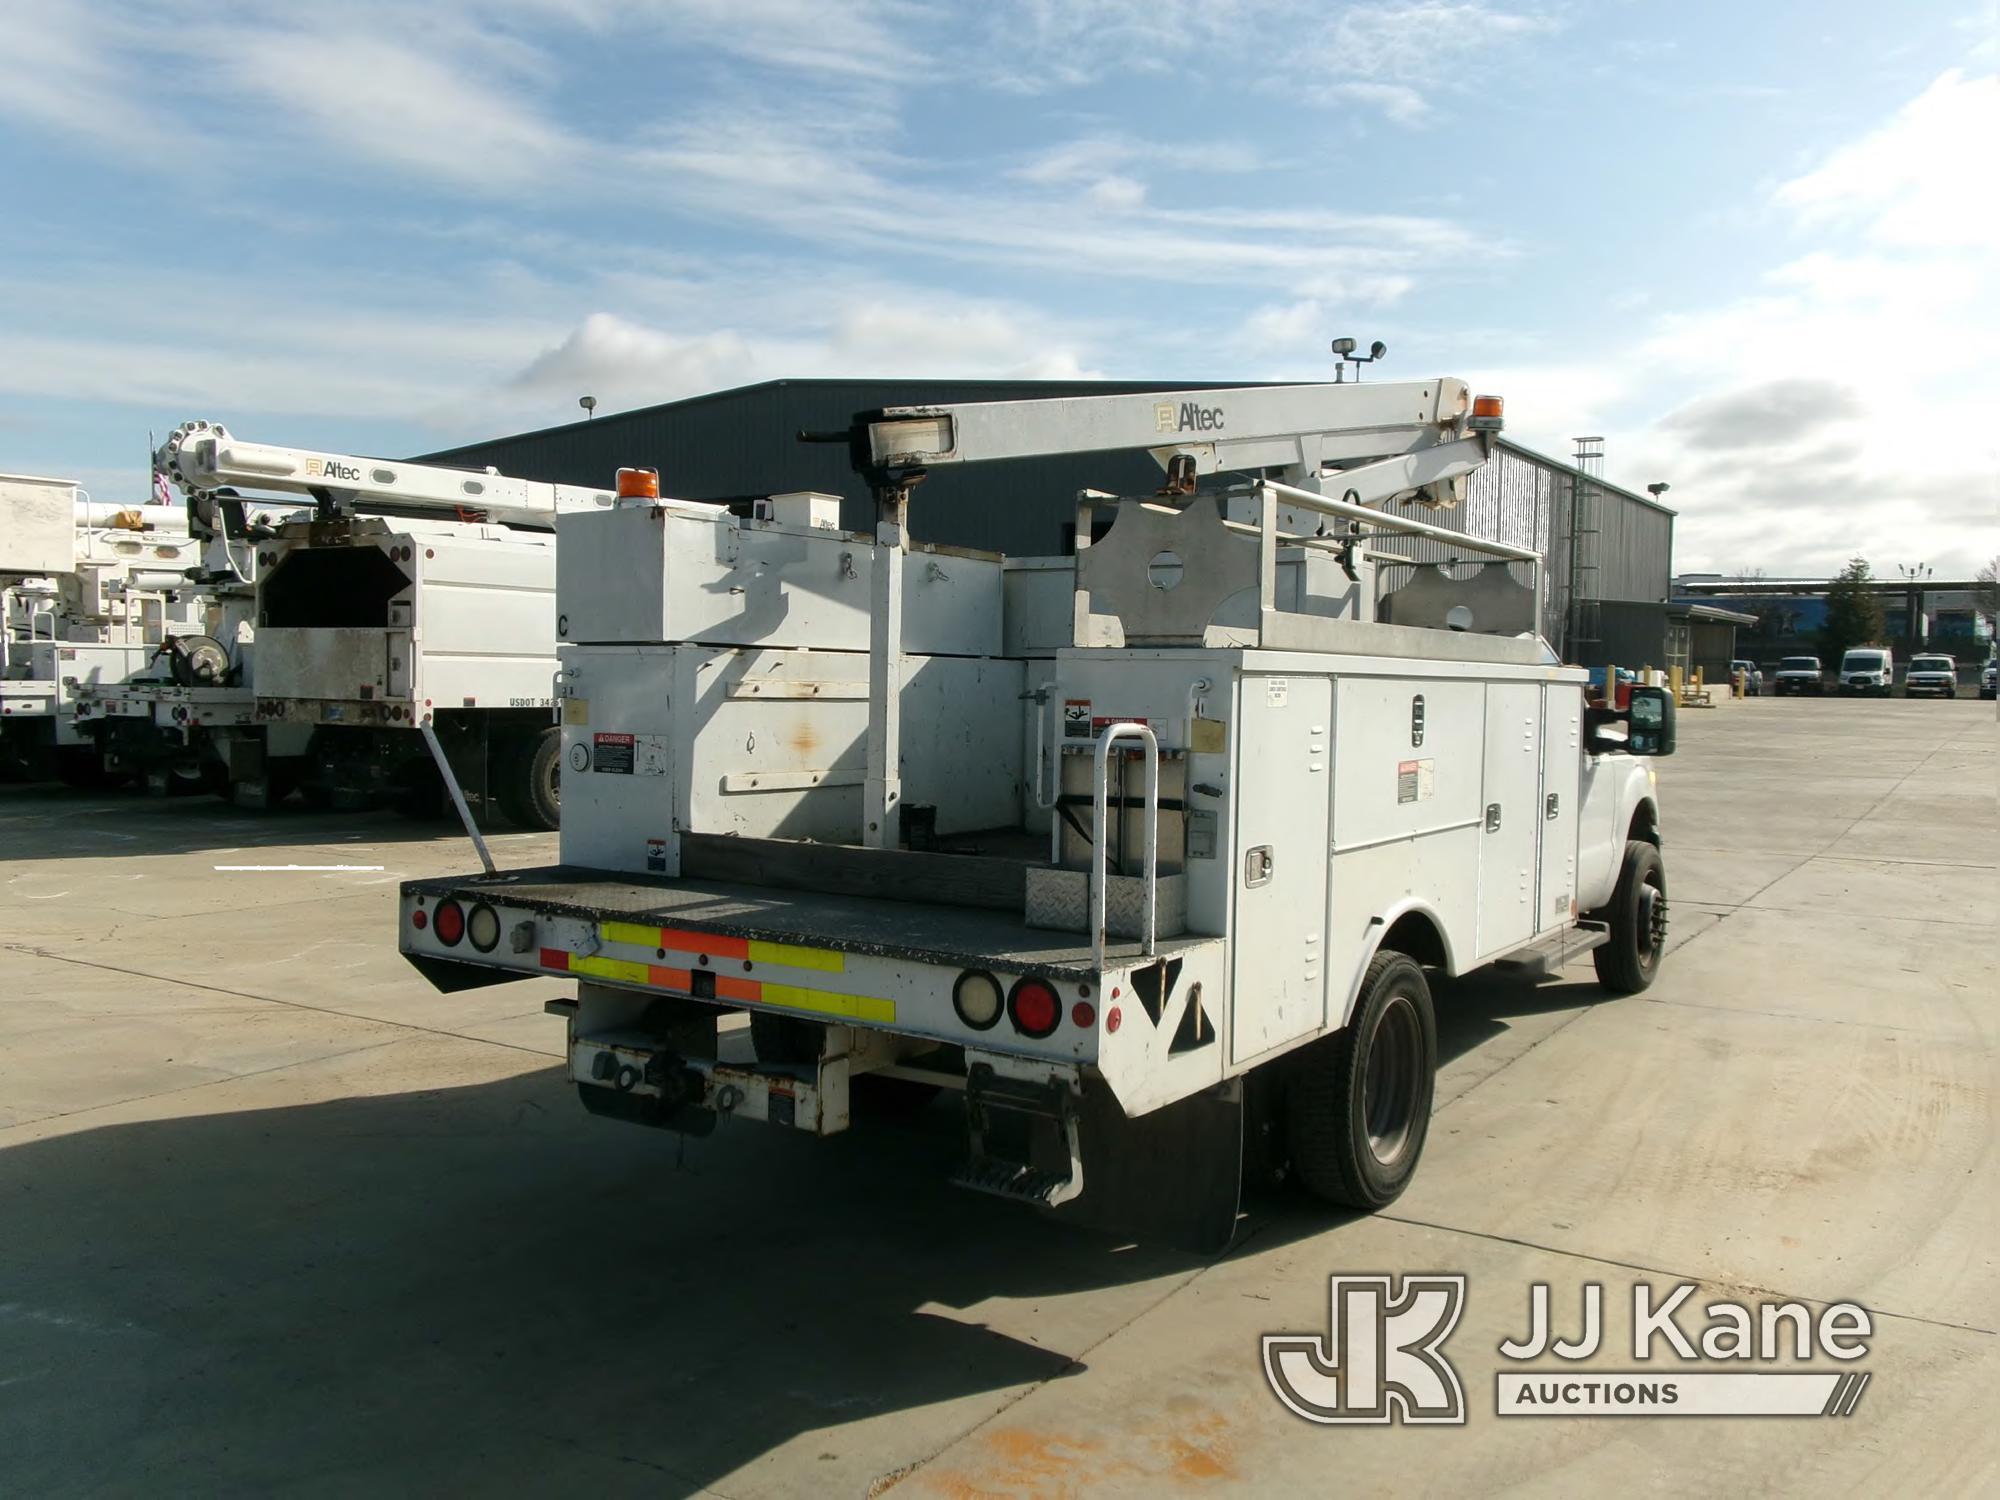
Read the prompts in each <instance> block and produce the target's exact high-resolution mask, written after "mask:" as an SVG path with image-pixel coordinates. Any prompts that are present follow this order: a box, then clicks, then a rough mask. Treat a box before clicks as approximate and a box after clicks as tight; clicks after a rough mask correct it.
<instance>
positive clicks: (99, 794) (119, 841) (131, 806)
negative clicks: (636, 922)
mask: <svg viewBox="0 0 2000 1500" xmlns="http://www.w3.org/2000/svg"><path fill="white" fill-rule="evenodd" d="M479 824H480V830H481V832H483V833H485V834H487V835H488V836H489V837H490V836H496V835H503V834H514V833H520V832H524V831H527V830H522V829H518V828H516V827H515V826H514V825H513V824H511V823H509V822H508V821H507V820H506V819H505V818H503V817H501V816H500V815H499V814H498V813H494V814H492V815H491V816H480V817H479ZM535 831H539V830H535ZM554 837H555V836H554V835H553V834H550V835H548V838H549V840H550V852H551V855H553V852H554ZM439 842H445V843H451V842H455V843H456V844H457V847H458V849H459V850H460V852H461V853H462V854H463V856H464V862H465V863H467V864H468V865H472V864H476V861H475V859H474V857H473V853H472V846H471V844H470V843H469V842H467V841H466V838H465V833H464V830H463V828H462V827H461V826H460V824H459V822H458V820H457V819H456V818H455V817H435V818H433V817H423V818H408V817H403V816H401V815H400V814H398V813H396V812H394V811H392V810H391V809H389V808H386V807H378V808H368V809H364V810H359V811H354V812H333V811H322V810H319V809H316V808H313V807H310V806H308V805H307V804H306V803H305V802H304V801H303V800H302V799H300V798H298V797H294V798H292V799H291V800H289V801H287V802H286V803H284V804H283V805H282V806H280V807H278V808H276V809H274V810H272V811H269V812H252V811H250V810H248V809H245V808H239V807H235V806H232V805H231V804H229V803H227V802H224V801H222V800H221V799H220V798H218V797H213V796H208V795H205V794H195V795H189V796H149V795H147V794H145V793H143V792H137V791H110V792H103V791H92V792H80V791H72V790H70V789H68V788H66V787H63V786H60V785H57V784H53V783H51V784H46V785H43V784H37V785H33V786H0V858H4V859H6V860H10V861H12V860H47V859H78V858H89V857H91V856H93V855H105V856H109V855H173V854H199V853H201V852H203V851H205V850H210V849H244V848H255V847H259V846H270V847H276V846H326V845H338V844H351V843H360V844H378V845H379V844H432V843H439Z"/></svg>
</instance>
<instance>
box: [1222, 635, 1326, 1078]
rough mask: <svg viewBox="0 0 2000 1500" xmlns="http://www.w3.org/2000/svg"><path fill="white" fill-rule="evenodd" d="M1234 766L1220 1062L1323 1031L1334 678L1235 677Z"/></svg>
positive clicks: (1239, 1060) (1254, 1054)
mask: <svg viewBox="0 0 2000 1500" xmlns="http://www.w3.org/2000/svg"><path fill="white" fill-rule="evenodd" d="M1242 694H1243V696H1242V706H1241V708H1240V709H1239V710H1238V714H1237V724H1238V739H1237V743H1238V747H1239V749H1238V759H1237V768H1236V838H1235V843H1234V852H1235V868H1234V870H1233V871H1232V877H1233V879H1234V880H1235V882H1236V921H1235V924H1234V933H1235V939H1236V942H1235V950H1234V951H1235V958H1234V962H1235V976H1234V980H1233V982H1232V984H1231V986H1230V1026H1229V1052H1230V1058H1231V1061H1232V1062H1234V1063H1242V1062H1246V1061H1248V1060H1249V1059H1250V1058H1253V1057H1257V1056H1259V1055H1261V1054H1263V1053H1265V1052H1268V1051H1270V1050H1271V1049H1272V1048H1273V1047H1276V1046H1279V1045H1281V1044H1283V1043H1285V1042H1289V1041H1291V1040H1292V1039H1294V1038H1295V1037H1301V1036H1305V1035H1307V1034H1309V1033H1311V1032H1314V1031H1317V1030H1319V1029H1320V1027H1321V1026H1323V1025H1325V1023H1326V941H1325V933H1324V931H1323V930H1322V928H1323V926H1324V924H1325V920H1326V874H1327V862H1328V857H1327V849H1328V839H1329V836H1330V830H1329V827H1328V817H1327V815H1328V810H1329V804H1330V802H1331V793H1330V792H1329V791H1328V787H1329V785H1330V784H1331V782H1332V780H1333V772H1332V768H1331V765H1330V764H1329V762H1330V755H1331V752H1330V746H1331V744H1332V729H1333V680H1332V679H1331V678H1328V677H1287V676H1281V675H1279V676H1264V675H1261V674H1260V675H1248V674H1246V675H1245V676H1244V678H1243V679H1242Z"/></svg>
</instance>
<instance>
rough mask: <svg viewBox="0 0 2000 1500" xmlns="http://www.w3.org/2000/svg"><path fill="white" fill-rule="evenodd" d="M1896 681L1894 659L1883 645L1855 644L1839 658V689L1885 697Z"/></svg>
mask: <svg viewBox="0 0 2000 1500" xmlns="http://www.w3.org/2000/svg"><path fill="white" fill-rule="evenodd" d="M1895 683H1896V659H1895V657H1894V655H1893V654H1892V653H1891V652H1890V651H1889V650H1888V648H1886V647H1883V646H1857V647H1855V648H1854V649H1853V650H1851V651H1849V652H1848V653H1847V654H1846V655H1845V656H1843V657H1841V659H1840V690H1841V692H1843V693H1872V694H1874V695H1876V696H1877V697H1882V698H1886V697H1888V696H1889V693H1890V691H1891V690H1892V689H1893V688H1894V686H1895Z"/></svg>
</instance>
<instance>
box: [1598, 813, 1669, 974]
mask: <svg viewBox="0 0 2000 1500" xmlns="http://www.w3.org/2000/svg"><path fill="white" fill-rule="evenodd" d="M1592 915H1593V916H1594V917H1596V918H1597V919H1598V920H1600V921H1603V922H1606V923H1608V924H1609V925H1610V928H1611V941H1610V942H1608V943H1605V944H1603V945H1602V946H1601V947H1597V948H1593V949H1591V950H1590V961H1591V963H1592V965H1594V966H1595V968H1596V969H1597V982H1598V983H1599V984H1601V985H1603V986H1604V987H1605V988H1606V989H1607V990H1609V991H1611V993H1612V994H1614V995H1636V994H1638V993H1639V992H1640V991H1641V990H1643V989H1645V988H1646V987H1647V986H1648V985H1650V984H1651V983H1652V982H1653V979H1654V977H1655V976H1656V975H1658V974H1659V972H1660V959H1661V957H1662V956H1663V955H1664V954H1665V952H1666V946H1667V866H1666V862H1665V861H1664V860H1662V859H1661V858H1660V851H1659V849H1658V848H1656V847H1655V846H1654V845H1652V844H1649V843H1647V842H1646V841H1645V840H1644V839H1633V840H1632V841H1631V842H1630V843H1628V844H1627V845H1626V846H1625V863H1624V865H1623V866H1622V867H1621V868H1620V870H1619V871H1618V888H1617V890H1615V891H1613V892H1612V893H1611V904H1610V905H1609V906H1607V907H1605V908H1604V909H1603V910H1602V911H1598V912H1594V913H1592Z"/></svg>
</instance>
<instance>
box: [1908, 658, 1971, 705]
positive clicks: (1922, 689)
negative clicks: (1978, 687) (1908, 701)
mask: <svg viewBox="0 0 2000 1500" xmlns="http://www.w3.org/2000/svg"><path fill="white" fill-rule="evenodd" d="M1919 693H1935V694H1937V696H1939V697H1940V698H1956V697H1957V696H1958V663H1957V662H1956V661H1953V660H1952V659H1951V658H1950V657H1949V656H1913V657H1911V658H1910V670H1909V671H1907V672H1905V673H1904V674H1903V696H1904V697H1905V698H1914V697H1916V696H1917V694H1919Z"/></svg>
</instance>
